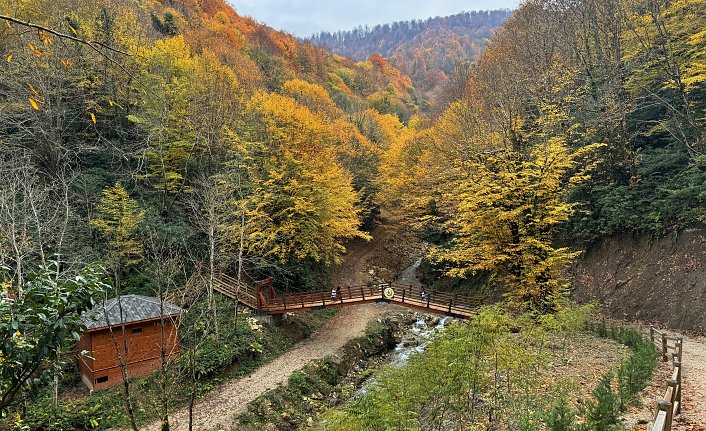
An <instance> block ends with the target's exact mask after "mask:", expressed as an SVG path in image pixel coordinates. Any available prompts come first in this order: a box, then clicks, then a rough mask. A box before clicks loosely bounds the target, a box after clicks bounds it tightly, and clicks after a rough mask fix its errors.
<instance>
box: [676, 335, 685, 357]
mask: <svg viewBox="0 0 706 431" xmlns="http://www.w3.org/2000/svg"><path fill="white" fill-rule="evenodd" d="M683 347H684V338H682V337H679V339H678V340H677V355H678V356H679V362H680V363H681V352H682V348H683Z"/></svg>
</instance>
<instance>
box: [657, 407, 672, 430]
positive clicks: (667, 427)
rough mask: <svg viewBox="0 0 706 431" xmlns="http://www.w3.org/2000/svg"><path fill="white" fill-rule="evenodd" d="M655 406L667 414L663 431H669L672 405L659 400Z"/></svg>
mask: <svg viewBox="0 0 706 431" xmlns="http://www.w3.org/2000/svg"><path fill="white" fill-rule="evenodd" d="M657 406H658V408H659V410H660V411H663V412H665V413H667V420H666V421H665V424H664V425H665V426H664V429H665V431H669V430H671V429H672V403H670V402H669V401H668V400H659V401H657Z"/></svg>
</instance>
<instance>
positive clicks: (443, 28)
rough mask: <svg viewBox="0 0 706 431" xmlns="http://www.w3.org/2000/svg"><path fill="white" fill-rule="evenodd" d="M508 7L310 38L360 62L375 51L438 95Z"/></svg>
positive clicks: (479, 48) (478, 49)
mask: <svg viewBox="0 0 706 431" xmlns="http://www.w3.org/2000/svg"><path fill="white" fill-rule="evenodd" d="M510 14H511V12H510V11H509V10H491V11H474V12H463V13H459V14H456V15H451V16H447V17H434V18H428V19H426V20H424V21H422V20H419V21H415V20H413V21H400V22H393V23H392V24H384V25H377V26H375V27H373V28H368V27H365V28H363V27H360V28H357V29H354V30H351V31H339V32H335V33H329V32H322V33H319V34H316V35H314V36H312V41H313V42H314V43H316V44H317V45H319V46H322V47H324V48H326V49H328V50H329V51H331V52H333V53H336V54H338V55H341V56H344V57H348V58H352V59H354V60H359V61H364V60H365V59H367V58H369V57H370V56H371V55H373V54H375V53H379V54H380V55H382V56H383V57H385V58H387V59H388V61H389V62H390V63H391V64H392V65H393V66H395V67H397V68H399V69H400V70H401V71H402V73H404V74H405V75H409V76H410V77H411V78H412V82H414V85H415V87H416V88H417V89H418V90H419V91H420V93H421V94H422V95H423V96H425V97H427V98H431V99H432V104H433V103H434V102H435V100H434V98H435V97H436V96H437V95H438V94H439V92H440V90H441V87H442V86H443V84H444V83H445V82H446V81H447V80H448V79H449V76H450V75H451V74H452V73H453V71H454V68H455V67H456V66H457V65H459V64H462V63H465V62H468V61H473V60H475V59H476V58H477V57H478V56H479V55H480V53H481V51H482V49H483V47H484V46H485V45H486V43H487V40H488V39H489V38H490V37H491V35H492V33H493V30H495V29H496V28H497V27H499V26H500V25H501V24H502V23H503V22H504V21H505V20H506V19H507V18H508V17H509V16H510Z"/></svg>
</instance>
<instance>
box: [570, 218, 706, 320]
mask: <svg viewBox="0 0 706 431" xmlns="http://www.w3.org/2000/svg"><path fill="white" fill-rule="evenodd" d="M573 275H574V277H573V278H574V282H573V286H574V287H573V288H574V290H573V295H574V298H575V299H576V300H578V301H580V302H587V301H594V300H595V301H598V302H599V303H601V304H602V305H603V306H604V307H605V312H606V313H607V314H608V315H611V316H613V317H615V318H617V319H623V320H630V321H633V320H641V321H645V322H657V323H661V324H663V325H665V326H667V327H669V328H672V329H687V330H691V331H696V332H698V333H701V334H703V333H704V332H705V331H706V229H704V228H694V229H688V230H685V231H683V232H681V233H673V234H670V235H668V236H666V237H663V238H660V239H656V240H655V239H651V238H649V237H636V236H632V235H627V234H623V235H616V236H614V237H610V238H607V239H605V240H603V241H602V242H600V243H598V244H597V245H595V246H594V247H592V248H591V249H590V250H588V251H587V252H586V253H585V255H584V256H583V257H582V258H581V259H580V260H579V262H578V263H577V264H576V266H575V267H574V269H573Z"/></svg>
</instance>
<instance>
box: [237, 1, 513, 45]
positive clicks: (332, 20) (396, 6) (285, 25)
mask: <svg viewBox="0 0 706 431" xmlns="http://www.w3.org/2000/svg"><path fill="white" fill-rule="evenodd" d="M229 1H230V3H231V4H232V5H233V6H234V7H235V10H237V11H238V13H240V14H241V15H248V16H251V17H253V18H255V19H256V20H257V21H260V22H262V23H265V24H267V25H269V26H270V27H274V28H275V29H277V30H286V31H287V32H289V33H292V34H294V35H296V36H303V37H306V36H311V35H312V34H313V33H317V32H319V31H323V30H326V31H335V30H350V29H352V28H354V27H357V26H359V25H366V24H367V25H370V26H371V27H372V26H373V25H375V24H384V23H388V22H393V21H407V20H411V19H419V18H429V17H432V16H445V15H453V14H455V13H458V12H461V11H471V10H485V9H501V8H509V9H513V8H515V7H516V6H517V5H518V4H519V1H518V0H229Z"/></svg>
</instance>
